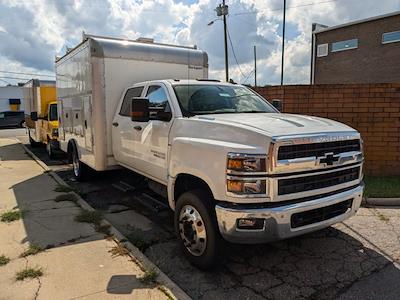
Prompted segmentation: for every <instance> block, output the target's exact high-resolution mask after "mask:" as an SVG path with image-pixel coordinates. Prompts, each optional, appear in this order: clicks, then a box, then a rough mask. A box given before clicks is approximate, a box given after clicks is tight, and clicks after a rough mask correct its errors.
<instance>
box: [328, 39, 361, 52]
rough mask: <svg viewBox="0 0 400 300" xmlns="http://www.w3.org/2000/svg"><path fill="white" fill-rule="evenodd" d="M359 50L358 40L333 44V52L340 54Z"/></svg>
mask: <svg viewBox="0 0 400 300" xmlns="http://www.w3.org/2000/svg"><path fill="white" fill-rule="evenodd" d="M356 48H358V39H352V40H346V41H340V42H336V43H332V48H331V52H338V51H344V50H350V49H356Z"/></svg>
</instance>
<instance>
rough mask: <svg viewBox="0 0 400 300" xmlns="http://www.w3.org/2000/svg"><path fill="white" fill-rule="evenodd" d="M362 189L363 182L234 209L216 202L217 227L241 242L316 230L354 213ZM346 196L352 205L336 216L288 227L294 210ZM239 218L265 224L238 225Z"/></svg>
mask: <svg viewBox="0 0 400 300" xmlns="http://www.w3.org/2000/svg"><path fill="white" fill-rule="evenodd" d="M363 191H364V186H363V185H359V186H357V187H356V188H354V189H352V190H349V191H345V192H342V193H338V194H335V195H332V196H328V197H324V198H320V199H315V200H311V201H306V202H301V203H295V204H288V205H283V206H280V207H274V208H256V209H237V208H234V207H223V206H221V205H216V207H215V210H216V215H217V221H218V226H219V231H220V232H221V235H222V236H223V238H224V239H226V240H227V241H230V242H234V243H244V244H257V243H265V242H271V241H276V240H282V239H286V238H290V237H294V236H297V235H301V234H305V233H308V232H312V231H316V230H319V229H322V228H325V227H328V226H330V225H332V224H335V223H338V222H341V221H343V220H345V219H348V218H350V217H351V216H353V215H354V214H355V213H356V212H357V210H358V209H359V207H360V205H361V200H362V195H363ZM349 199H353V202H352V206H351V208H349V209H348V210H347V211H346V212H345V213H343V214H341V215H339V216H336V217H333V218H331V219H327V220H324V221H321V222H317V223H313V224H309V225H305V226H302V227H298V228H292V227H291V216H292V215H293V214H294V213H299V212H305V211H308V210H312V209H317V208H322V207H325V206H329V205H333V204H336V203H339V202H342V201H346V200H349ZM241 218H244V219H246V218H261V219H265V226H264V228H263V229H259V230H249V229H246V230H243V229H238V228H237V227H236V224H237V219H241Z"/></svg>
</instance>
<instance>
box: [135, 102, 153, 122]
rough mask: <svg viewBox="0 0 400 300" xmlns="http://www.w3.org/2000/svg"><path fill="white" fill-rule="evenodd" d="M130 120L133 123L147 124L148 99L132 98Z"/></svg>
mask: <svg viewBox="0 0 400 300" xmlns="http://www.w3.org/2000/svg"><path fill="white" fill-rule="evenodd" d="M131 119H132V121H134V122H148V121H149V120H150V111H149V99H147V98H136V97H135V98H132V104H131Z"/></svg>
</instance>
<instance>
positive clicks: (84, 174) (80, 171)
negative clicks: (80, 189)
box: [72, 145, 90, 181]
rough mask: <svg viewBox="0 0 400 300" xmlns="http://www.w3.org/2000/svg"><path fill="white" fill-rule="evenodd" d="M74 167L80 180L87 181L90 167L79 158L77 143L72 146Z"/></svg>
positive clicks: (76, 176)
mask: <svg viewBox="0 0 400 300" xmlns="http://www.w3.org/2000/svg"><path fill="white" fill-rule="evenodd" d="M72 167H73V171H74V175H75V178H76V179H77V180H78V181H85V180H86V179H87V178H88V176H89V172H90V170H89V167H88V166H87V165H85V164H84V163H83V162H81V161H80V160H79V155H78V149H77V148H76V146H75V145H73V147H72Z"/></svg>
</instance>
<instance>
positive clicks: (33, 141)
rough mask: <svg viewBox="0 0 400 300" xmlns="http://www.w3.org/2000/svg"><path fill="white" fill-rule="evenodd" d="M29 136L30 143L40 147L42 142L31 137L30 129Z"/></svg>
mask: <svg viewBox="0 0 400 300" xmlns="http://www.w3.org/2000/svg"><path fill="white" fill-rule="evenodd" d="M28 136H29V144H31V147H38V146H39V144H40V143H38V142H35V140H34V139H33V138H32V137H31V132H30V131H28Z"/></svg>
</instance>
